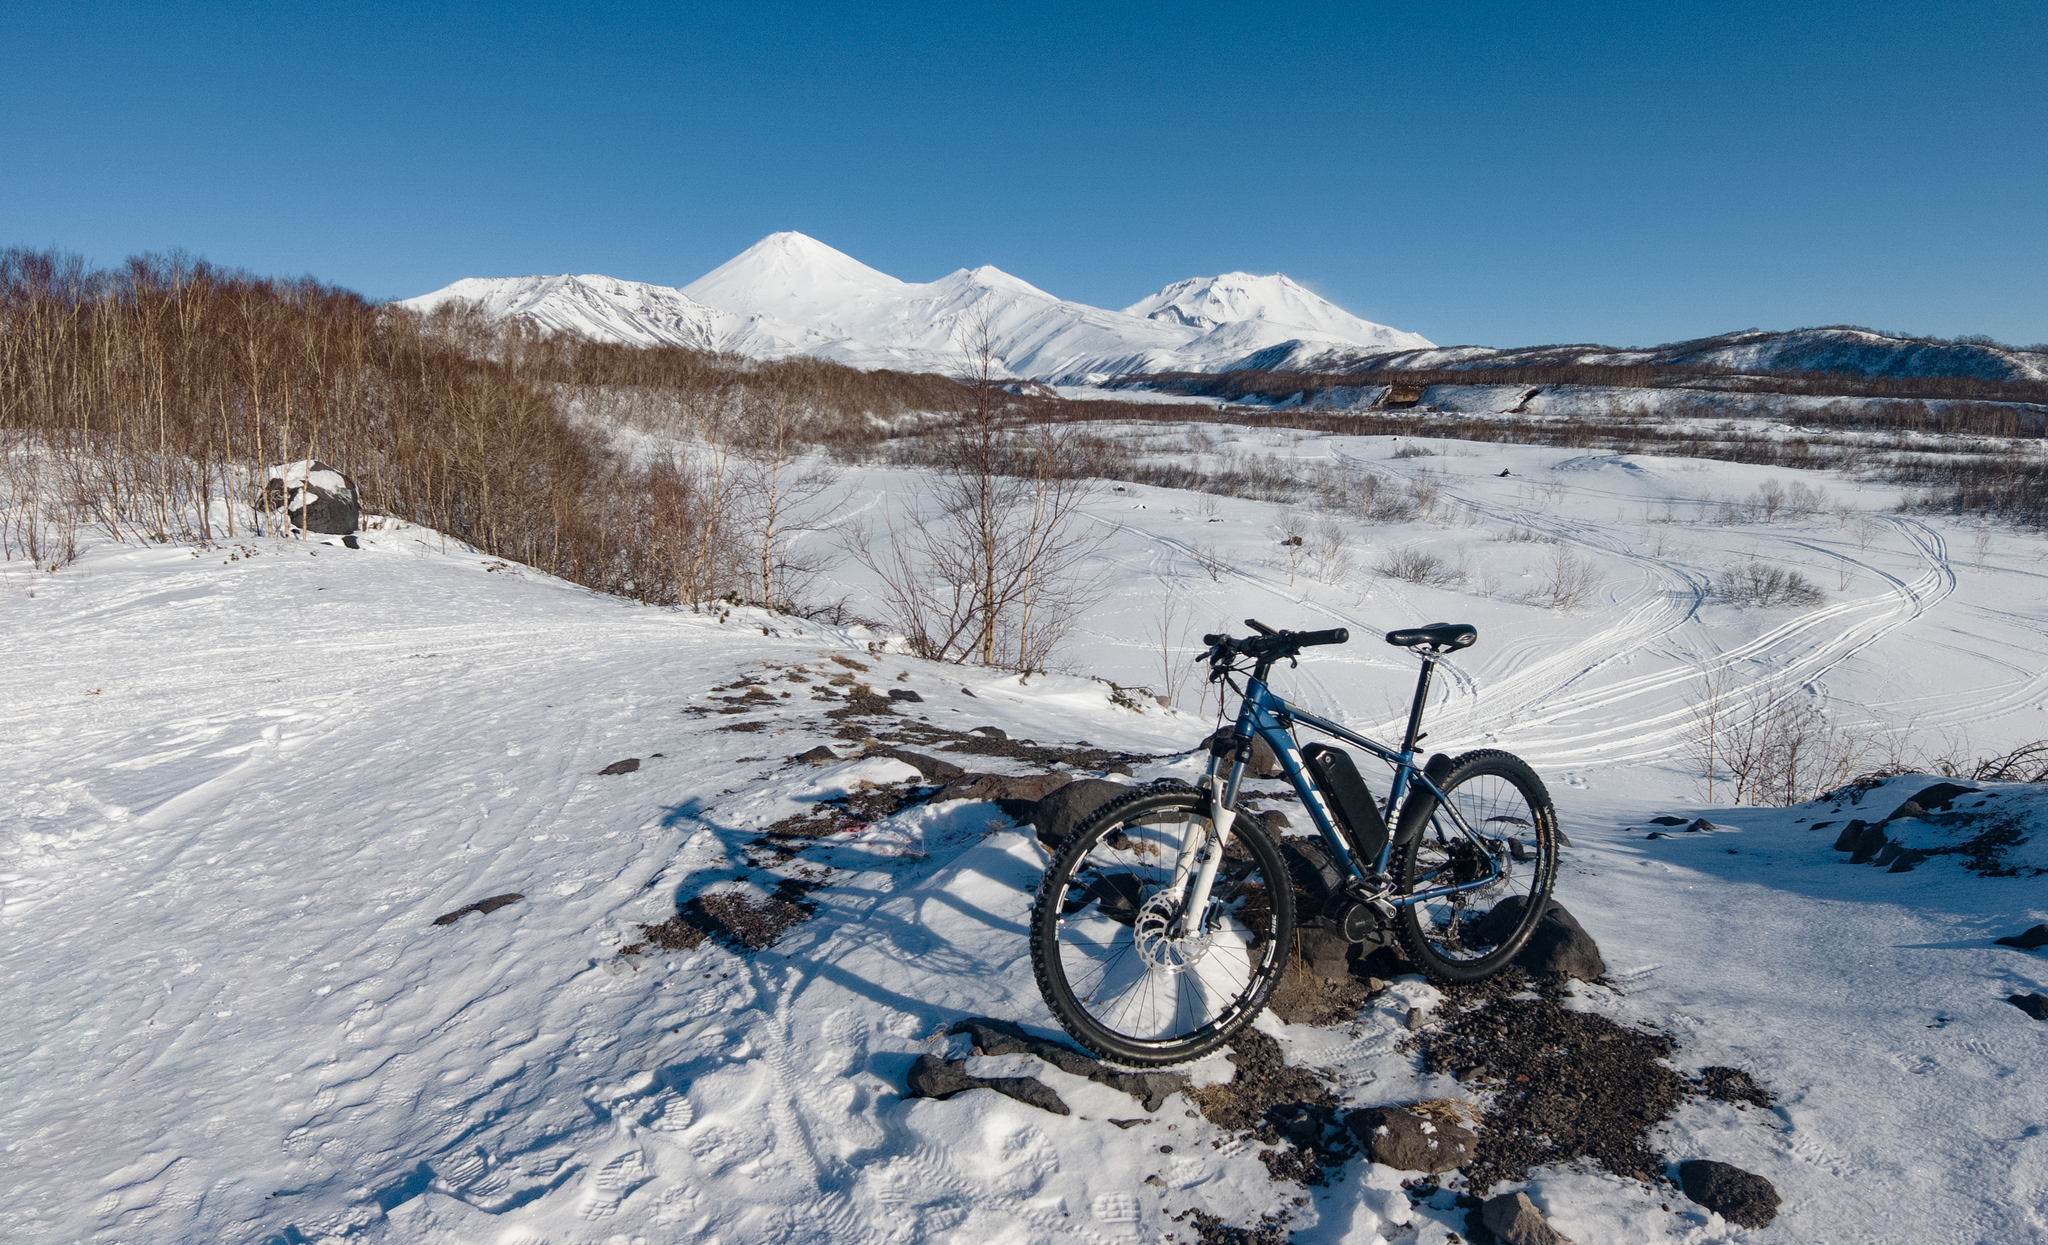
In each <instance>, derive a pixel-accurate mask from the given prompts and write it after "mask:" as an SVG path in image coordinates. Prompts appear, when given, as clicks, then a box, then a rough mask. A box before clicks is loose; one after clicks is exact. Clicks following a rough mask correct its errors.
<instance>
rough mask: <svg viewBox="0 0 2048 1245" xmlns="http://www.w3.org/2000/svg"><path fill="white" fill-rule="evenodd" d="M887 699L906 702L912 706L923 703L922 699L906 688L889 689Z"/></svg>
mask: <svg viewBox="0 0 2048 1245" xmlns="http://www.w3.org/2000/svg"><path fill="white" fill-rule="evenodd" d="M889 699H891V700H903V701H908V702H910V703H911V704H913V705H921V704H923V703H924V697H922V696H920V695H918V694H917V693H916V692H913V691H911V690H910V689H909V688H907V687H892V688H890V689H889Z"/></svg>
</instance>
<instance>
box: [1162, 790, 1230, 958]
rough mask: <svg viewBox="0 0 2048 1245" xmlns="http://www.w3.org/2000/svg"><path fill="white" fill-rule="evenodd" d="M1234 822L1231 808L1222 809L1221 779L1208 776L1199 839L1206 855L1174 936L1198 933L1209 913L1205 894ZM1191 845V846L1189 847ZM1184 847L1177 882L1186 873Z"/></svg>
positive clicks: (1220, 863)
mask: <svg viewBox="0 0 2048 1245" xmlns="http://www.w3.org/2000/svg"><path fill="white" fill-rule="evenodd" d="M1236 820H1237V812H1236V810H1234V809H1229V808H1225V807H1224V806H1223V778H1222V776H1220V775H1217V774H1211V775H1210V776H1209V830H1210V832H1209V833H1208V834H1206V835H1203V836H1202V839H1203V840H1204V848H1205V852H1206V854H1205V855H1203V857H1202V869H1201V872H1199V873H1196V874H1195V877H1194V885H1193V886H1192V887H1190V888H1189V890H1188V896H1187V903H1186V904H1184V905H1183V906H1182V907H1181V911H1180V919H1179V920H1178V921H1177V922H1175V924H1174V931H1173V932H1174V935H1175V936H1176V937H1179V938H1186V937H1188V936H1190V935H1193V934H1199V933H1201V931H1202V921H1203V918H1204V917H1205V916H1206V914H1207V913H1208V911H1209V893H1210V892H1211V891H1212V890H1214V889H1215V886H1216V871H1217V870H1218V869H1220V868H1221V867H1222V866H1223V849H1224V848H1226V847H1228V846H1229V845H1230V827H1231V824H1232V823H1233V822H1235V821H1236ZM1190 846H1192V845H1190ZM1188 850H1189V849H1188V847H1186V846H1184V847H1183V848H1182V849H1181V858H1180V861H1179V862H1178V863H1177V864H1176V865H1175V867H1174V881H1175V882H1176V883H1178V882H1180V881H1181V880H1182V879H1184V878H1185V877H1187V875H1188V873H1189V872H1190V869H1189V861H1188Z"/></svg>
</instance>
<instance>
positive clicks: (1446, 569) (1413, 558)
mask: <svg viewBox="0 0 2048 1245" xmlns="http://www.w3.org/2000/svg"><path fill="white" fill-rule="evenodd" d="M1380 574H1382V575H1385V576H1386V577H1387V578H1389V579H1405V580H1407V581H1408V582H1409V583H1411V584H1434V585H1436V586H1438V587H1444V586H1447V585H1450V584H1457V583H1463V582H1464V580H1465V572H1464V571H1463V570H1461V569H1459V568H1457V567H1454V566H1452V565H1451V564H1450V563H1448V562H1446V561H1444V560H1443V558H1442V557H1441V556H1439V555H1437V554H1434V553H1429V552H1427V551H1425V550H1421V549H1396V550H1394V551H1393V552H1391V553H1389V554H1388V555H1387V556H1386V559H1385V560H1384V561H1382V562H1381V563H1380Z"/></svg>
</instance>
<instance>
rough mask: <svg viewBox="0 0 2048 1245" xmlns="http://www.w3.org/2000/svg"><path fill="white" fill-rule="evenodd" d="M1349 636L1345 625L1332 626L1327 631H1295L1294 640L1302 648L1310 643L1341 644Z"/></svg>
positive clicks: (1349, 633)
mask: <svg viewBox="0 0 2048 1245" xmlns="http://www.w3.org/2000/svg"><path fill="white" fill-rule="evenodd" d="M1350 638H1351V631H1350V629H1349V628H1347V627H1332V628H1330V629H1329V630H1328V631H1297V632H1295V634H1294V639H1295V642H1296V643H1298V644H1300V645H1302V646H1303V647H1304V648H1306V647H1308V646H1309V645H1312V644H1343V643H1344V642H1346V641H1348V640H1349V639H1350Z"/></svg>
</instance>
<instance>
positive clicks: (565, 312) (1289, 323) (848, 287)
mask: <svg viewBox="0 0 2048 1245" xmlns="http://www.w3.org/2000/svg"><path fill="white" fill-rule="evenodd" d="M457 299H463V300H468V301H473V302H476V303H479V304H480V305H482V306H483V308H484V310H485V311H486V313H487V314H490V315H493V316H499V317H505V318H512V319H519V320H523V321H525V322H527V323H530V324H533V325H535V326H537V327H539V328H542V329H545V330H548V331H551V332H569V333H577V334H580V335H582V336H585V337H589V338H592V339H594V340H599V341H616V342H621V343H624V344H630V345H663V344H667V345H678V346H685V347H689V348H691V349H699V350H720V351H729V352H732V353H737V354H743V355H749V356H752V357H757V358H781V357H786V356H788V355H793V354H806V355H812V356H815V357H818V358H823V359H829V360H832V361H834V362H839V363H845V364H848V365H850V366H854V367H860V368H895V369H903V370H914V371H936V372H948V373H955V374H957V373H961V372H964V371H967V370H970V369H969V365H968V359H967V354H968V352H967V351H966V350H965V349H964V342H965V340H966V338H967V337H968V336H970V335H973V334H975V333H978V331H979V330H980V329H981V328H983V327H985V328H986V329H987V331H988V341H989V345H990V347H991V354H992V356H993V361H994V363H995V365H996V367H997V370H998V371H999V372H1000V373H1001V374H1002V375H1004V376H1005V377H1015V378H1020V379H1030V380H1041V381H1051V382H1055V383H1059V382H1068V383H1088V382H1091V381H1094V380H1101V379H1107V378H1109V377H1112V376H1119V375H1126V374H1129V373H1132V372H1155V371H1221V370H1226V369H1228V368H1230V367H1233V366H1240V363H1239V361H1240V360H1241V359H1243V358H1244V357H1246V356H1248V355H1251V354H1254V353H1257V352H1260V351H1271V350H1274V349H1276V348H1283V347H1285V348H1300V349H1304V350H1310V351H1320V352H1324V353H1329V352H1341V351H1346V350H1358V351H1379V350H1388V349H1427V348H1429V347H1430V346H1431V345H1432V343H1430V341H1429V340H1428V339H1427V338H1425V337H1422V336H1421V335H1419V334H1416V333H1407V332H1403V331H1401V330H1399V329H1394V328H1389V327H1388V326H1386V325H1381V324H1374V323H1373V322H1371V321H1369V320H1364V319H1361V318H1359V317H1357V316H1354V315H1352V314H1350V313H1349V312H1347V311H1344V310H1343V309H1342V308H1340V307H1338V306H1336V305H1335V304H1334V303H1331V302H1329V301H1328V300H1326V299H1323V298H1321V297H1320V296H1319V295H1316V294H1314V293H1312V292H1311V291H1309V290H1308V289H1307V288H1306V287H1305V286H1302V285H1301V284H1300V283H1298V282H1296V281H1294V280H1292V279H1291V278H1288V277H1285V276H1279V275H1273V276H1255V275H1253V274H1249V273H1241V272H1239V273H1226V274H1223V275H1221V276H1217V277H1196V278H1190V279H1188V280H1186V281H1180V282H1175V283H1174V284H1172V285H1169V286H1167V287H1165V288H1164V289H1162V290H1160V291H1158V292H1156V293H1154V294H1153V295H1150V296H1149V297H1147V298H1145V299H1141V300H1139V302H1138V303H1135V304H1133V305H1132V308H1127V309H1125V310H1120V311H1119V310H1110V309H1107V308H1102V307H1094V306H1090V305H1088V304H1086V303H1078V302H1073V301H1070V300H1067V299H1062V298H1058V297H1057V296H1055V295H1053V294H1050V293H1048V292H1046V291H1044V290H1041V289H1039V288H1038V287H1037V286H1034V285H1032V284H1031V283H1030V282H1028V281H1025V280H1023V279H1022V278H1020V277H1016V276H1014V275H1012V274H1010V273H1007V272H1004V271H1003V270H1001V269H999V268H996V267H993V266H991V265H982V266H980V267H976V268H971V269H970V268H960V269H956V270H954V271H953V272H951V273H948V274H947V275H945V276H943V277H940V278H939V279H938V280H936V281H930V282H924V283H916V282H908V281H902V280H899V279H897V278H896V277H893V276H890V275H889V274H888V273H885V272H882V271H880V270H878V269H875V268H871V267H869V266H868V265H866V264H863V263H861V262H860V261H859V260H857V259H854V258H853V257H852V256H850V255H847V254H845V253H844V252H841V251H838V250H836V249H834V248H832V247H830V246H828V245H826V244H825V243H822V242H819V241H818V240H817V239H815V238H811V237H808V236H806V235H804V234H800V233H796V232H793V231H784V232H780V233H773V234H770V235H768V236H767V237H765V238H763V239H761V240H760V241H759V242H756V243H755V244H754V245H752V246H750V247H748V248H747V249H746V250H744V251H742V252H740V254H738V255H736V256H734V257H733V258H732V259H730V260H727V261H726V262H725V263H723V264H721V265H719V266H718V267H717V268H714V269H712V270H711V271H710V272H708V273H706V274H704V275H703V276H702V277H699V278H697V279H696V280H695V281H692V282H690V283H689V284H688V285H685V286H682V287H680V288H674V287H668V286H658V285H650V284H646V283H643V282H633V281H624V280H621V279H619V278H615V277H608V276H601V275H596V274H590V275H584V276H569V275H566V274H564V275H556V276H533V277H496V278H491V277H470V278H464V279H463V280H460V281H457V282H455V283H453V284H451V285H448V286H445V287H443V288H442V289H439V290H435V291H433V292H432V293H429V294H423V295H420V296H419V297H417V298H410V299H405V300H402V301H401V302H400V304H399V305H400V306H404V307H410V308H413V309H416V310H422V311H431V310H433V309H435V308H437V307H440V306H442V305H444V304H447V303H449V302H451V301H454V300H457ZM1137 308H1145V309H1147V314H1143V315H1140V314H1133V312H1134V309H1137Z"/></svg>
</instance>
